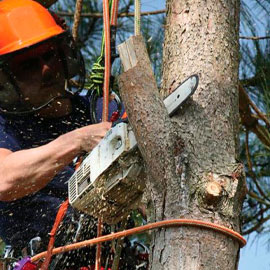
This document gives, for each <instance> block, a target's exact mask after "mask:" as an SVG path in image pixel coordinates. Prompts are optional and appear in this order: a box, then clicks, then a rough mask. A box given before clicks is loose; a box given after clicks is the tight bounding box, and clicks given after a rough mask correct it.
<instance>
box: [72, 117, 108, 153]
mask: <svg viewBox="0 0 270 270" xmlns="http://www.w3.org/2000/svg"><path fill="white" fill-rule="evenodd" d="M111 126H112V123H111V122H102V123H99V124H95V125H89V126H86V127H82V128H79V129H77V130H76V132H77V133H78V138H79V145H80V149H81V151H85V152H90V151H92V150H93V148H94V147H95V146H96V145H97V144H98V143H99V142H100V140H101V139H102V138H103V137H104V136H105V135H106V133H107V131H108V130H109V129H110V128H111Z"/></svg>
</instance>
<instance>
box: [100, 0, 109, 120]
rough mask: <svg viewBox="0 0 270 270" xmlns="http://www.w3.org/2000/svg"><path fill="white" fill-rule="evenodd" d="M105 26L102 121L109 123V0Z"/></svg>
mask: <svg viewBox="0 0 270 270" xmlns="http://www.w3.org/2000/svg"><path fill="white" fill-rule="evenodd" d="M103 25H104V33H105V72H104V84H103V110H102V121H103V122H105V121H108V117H109V87H110V75H111V47H110V39H111V33H110V7H109V2H108V0H103Z"/></svg>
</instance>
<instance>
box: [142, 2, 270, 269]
mask: <svg viewBox="0 0 270 270" xmlns="http://www.w3.org/2000/svg"><path fill="white" fill-rule="evenodd" d="M246 2H247V3H248V2H249V0H247V1H246ZM141 4H142V11H149V10H157V9H164V8H165V0H141ZM254 239H257V238H255V234H252V235H250V236H249V238H247V245H246V246H245V247H244V248H242V249H241V253H240V262H239V267H238V270H254V269H256V270H269V269H270V250H267V243H266V238H265V237H260V238H259V239H257V240H255V241H254Z"/></svg>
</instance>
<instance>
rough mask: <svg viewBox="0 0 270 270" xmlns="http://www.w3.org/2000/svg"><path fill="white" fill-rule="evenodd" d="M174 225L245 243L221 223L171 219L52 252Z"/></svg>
mask: <svg viewBox="0 0 270 270" xmlns="http://www.w3.org/2000/svg"><path fill="white" fill-rule="evenodd" d="M175 226H194V227H203V228H207V229H211V230H214V231H217V232H220V233H223V234H225V235H227V236H229V237H231V238H233V239H234V240H236V241H238V242H239V244H240V247H244V246H245V245H246V243H247V242H246V240H245V238H244V237H243V236H241V235H240V234H239V233H237V232H235V231H233V230H231V229H229V228H226V227H224V226H222V225H218V224H214V223H211V222H206V221H202V220H192V219H172V220H163V221H159V222H155V223H150V224H147V225H144V226H140V227H136V228H132V229H129V230H125V231H122V232H117V233H112V234H109V235H104V236H101V237H97V238H94V239H90V240H85V241H82V242H78V243H74V244H70V245H66V246H62V247H58V248H55V249H53V251H52V254H53V255H55V254H59V253H63V252H67V251H70V250H74V249H79V248H83V247H87V246H91V245H96V244H98V243H103V242H107V241H111V240H114V239H118V238H122V237H126V236H129V235H132V234H137V233H142V232H145V231H148V230H153V229H157V228H162V227H175ZM46 254H47V252H46V251H45V252H42V253H39V254H37V255H36V256H34V257H32V259H31V261H32V262H36V261H38V260H40V259H42V258H44V257H45V256H46Z"/></svg>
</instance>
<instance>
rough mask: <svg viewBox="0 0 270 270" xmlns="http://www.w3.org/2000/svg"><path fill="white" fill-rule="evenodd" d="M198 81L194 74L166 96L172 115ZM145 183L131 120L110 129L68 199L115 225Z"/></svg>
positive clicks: (137, 199)
mask: <svg viewBox="0 0 270 270" xmlns="http://www.w3.org/2000/svg"><path fill="white" fill-rule="evenodd" d="M198 83H199V77H198V76H197V75H192V76H190V77H189V78H188V79H186V80H185V81H184V82H183V83H182V84H181V85H180V86H178V87H177V88H176V89H175V90H174V91H173V92H172V93H171V94H170V95H169V96H168V97H167V98H165V100H164V101H163V102H164V105H165V107H166V109H167V111H168V114H169V116H170V117H171V116H173V115H174V113H175V112H176V111H177V110H178V109H179V107H181V106H182V105H183V103H184V102H185V101H186V100H187V99H188V98H189V97H190V96H191V95H192V94H193V93H194V92H195V90H196V89H197V87H198ZM145 182H146V174H145V170H144V168H143V160H142V157H141V154H140V152H139V149H138V147H137V141H136V138H135V135H134V133H133V131H132V129H131V126H130V125H129V124H128V123H125V122H120V123H118V124H117V125H115V126H113V127H112V128H111V129H110V130H109V131H108V132H107V134H106V135H105V137H104V138H103V139H102V140H101V141H100V143H99V144H98V145H97V146H96V147H95V148H94V149H93V150H92V151H91V152H90V153H89V154H88V155H87V156H86V157H85V158H84V160H83V161H82V163H81V165H80V166H79V168H78V169H77V170H76V171H75V172H74V174H73V175H72V176H71V178H70V179H69V181H68V194H69V202H70V205H71V206H72V207H74V208H76V209H78V210H80V211H82V212H84V213H86V214H89V215H91V216H94V217H97V218H98V217H102V218H103V222H106V223H108V224H115V223H117V222H119V221H121V220H122V219H123V218H124V217H125V216H127V215H128V214H129V213H130V210H131V209H134V208H135V207H136V206H137V205H138V203H139V202H140V199H141V197H142V194H143V191H144V188H145Z"/></svg>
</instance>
